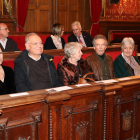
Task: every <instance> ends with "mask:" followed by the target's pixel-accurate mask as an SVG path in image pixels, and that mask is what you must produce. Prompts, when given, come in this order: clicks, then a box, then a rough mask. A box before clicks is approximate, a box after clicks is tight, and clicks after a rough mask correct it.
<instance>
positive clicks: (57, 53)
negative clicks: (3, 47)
mask: <svg viewBox="0 0 140 140" xmlns="http://www.w3.org/2000/svg"><path fill="white" fill-rule="evenodd" d="M135 48H137V46H135ZM136 50H137V49H136ZM92 51H94V49H93V47H89V48H85V49H82V52H83V55H82V58H84V59H86V58H87V57H88V56H89V55H91V53H92ZM62 52H63V49H60V50H51V51H50V50H45V51H44V53H47V54H50V55H53V56H54V59H53V62H54V64H55V67H56V68H57V64H58V63H59V62H60V61H61V59H62V58H63V56H64V52H63V53H62ZM19 53H20V52H14V53H10V57H9V54H8V53H4V61H3V65H5V66H9V67H11V68H12V69H13V70H14V60H15V58H16V57H17V54H18V55H19ZM106 53H107V54H109V55H110V56H111V57H112V59H113V61H114V60H115V58H116V57H117V56H119V55H120V54H121V47H120V46H116V47H115V48H114V47H112V46H108V47H107V50H106ZM133 55H134V56H137V51H134V52H133Z"/></svg>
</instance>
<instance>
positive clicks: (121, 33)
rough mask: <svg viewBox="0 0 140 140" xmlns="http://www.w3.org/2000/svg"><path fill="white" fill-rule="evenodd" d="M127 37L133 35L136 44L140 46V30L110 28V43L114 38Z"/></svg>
mask: <svg viewBox="0 0 140 140" xmlns="http://www.w3.org/2000/svg"><path fill="white" fill-rule="evenodd" d="M125 37H132V38H133V39H134V41H135V44H136V45H138V46H140V30H109V32H108V44H109V45H110V43H111V41H112V40H114V39H123V38H125Z"/></svg>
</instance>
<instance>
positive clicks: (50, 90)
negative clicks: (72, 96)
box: [46, 86, 73, 92]
mask: <svg viewBox="0 0 140 140" xmlns="http://www.w3.org/2000/svg"><path fill="white" fill-rule="evenodd" d="M69 89H73V88H72V87H69V86H62V87H57V88H50V89H46V91H49V92H59V91H64V90H69Z"/></svg>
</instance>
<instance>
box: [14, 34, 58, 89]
mask: <svg viewBox="0 0 140 140" xmlns="http://www.w3.org/2000/svg"><path fill="white" fill-rule="evenodd" d="M25 46H26V50H24V51H22V52H21V53H20V55H19V56H18V57H17V58H16V59H15V61H14V63H15V68H14V73H15V84H16V90H17V92H25V91H31V90H39V89H46V88H51V87H58V86H61V84H60V83H59V78H58V75H57V71H56V68H55V65H54V63H53V61H52V60H53V56H51V55H48V54H44V53H43V43H42V40H41V38H40V37H39V36H38V35H37V34H36V33H29V34H27V35H26V37H25Z"/></svg>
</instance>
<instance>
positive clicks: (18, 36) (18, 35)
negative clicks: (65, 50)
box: [8, 30, 92, 51]
mask: <svg viewBox="0 0 140 140" xmlns="http://www.w3.org/2000/svg"><path fill="white" fill-rule="evenodd" d="M83 31H84V32H89V30H83ZM28 33H31V32H10V33H9V36H8V37H9V38H11V39H13V40H14V41H15V42H16V43H17V46H18V48H19V50H20V51H23V50H25V36H26V35H27V34H28ZM35 33H37V34H38V35H39V36H40V37H41V39H42V42H43V43H45V41H46V38H48V37H49V36H50V35H52V32H35ZM71 34H72V32H64V35H63V36H62V38H63V39H64V40H65V43H68V37H69V36H70V35H71ZM91 47H92V46H91Z"/></svg>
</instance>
